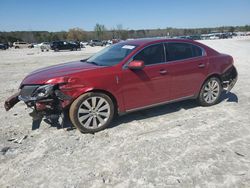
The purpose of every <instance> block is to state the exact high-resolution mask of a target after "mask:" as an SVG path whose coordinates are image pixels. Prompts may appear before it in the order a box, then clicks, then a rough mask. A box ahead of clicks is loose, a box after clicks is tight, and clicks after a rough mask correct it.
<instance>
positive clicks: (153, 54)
mask: <svg viewBox="0 0 250 188" xmlns="http://www.w3.org/2000/svg"><path fill="white" fill-rule="evenodd" d="M133 60H141V61H144V64H145V65H151V64H157V63H163V62H165V54H164V48H163V44H155V45H151V46H148V47H146V48H145V49H143V50H142V51H140V52H139V53H138V54H137V55H136V56H135V57H134V58H133Z"/></svg>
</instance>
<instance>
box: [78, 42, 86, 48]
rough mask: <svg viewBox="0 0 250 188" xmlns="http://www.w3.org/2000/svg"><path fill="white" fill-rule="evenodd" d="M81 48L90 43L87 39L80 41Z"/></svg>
mask: <svg viewBox="0 0 250 188" xmlns="http://www.w3.org/2000/svg"><path fill="white" fill-rule="evenodd" d="M80 45H81V48H85V47H86V46H87V45H88V42H87V41H81V42H80Z"/></svg>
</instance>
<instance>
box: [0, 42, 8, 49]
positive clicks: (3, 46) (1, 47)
mask: <svg viewBox="0 0 250 188" xmlns="http://www.w3.org/2000/svg"><path fill="white" fill-rule="evenodd" d="M0 49H1V50H6V49H8V47H7V46H6V45H5V44H3V43H0Z"/></svg>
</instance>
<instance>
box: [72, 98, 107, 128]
mask: <svg viewBox="0 0 250 188" xmlns="http://www.w3.org/2000/svg"><path fill="white" fill-rule="evenodd" d="M77 117H78V120H79V122H80V123H81V125H82V126H83V127H85V128H87V129H96V128H99V127H101V126H103V125H104V124H105V123H106V122H107V121H108V119H109V117H110V105H109V103H108V101H107V100H106V99H104V98H102V97H99V96H98V97H89V98H87V99H86V100H84V101H83V102H82V104H81V105H80V107H79V109H78V112H77Z"/></svg>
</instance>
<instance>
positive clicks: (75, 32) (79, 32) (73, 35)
mask: <svg viewBox="0 0 250 188" xmlns="http://www.w3.org/2000/svg"><path fill="white" fill-rule="evenodd" d="M86 38H87V34H86V32H85V31H84V30H83V29H80V28H73V29H70V30H69V31H68V34H67V39H68V40H76V41H82V40H86Z"/></svg>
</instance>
